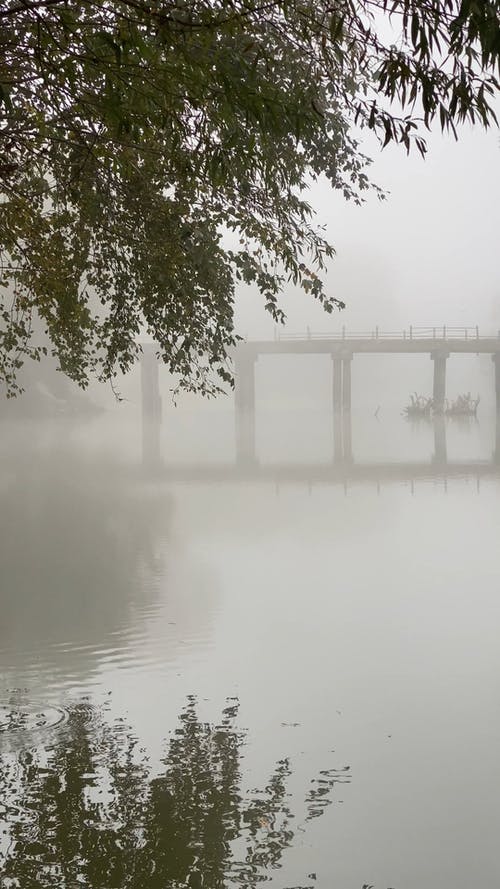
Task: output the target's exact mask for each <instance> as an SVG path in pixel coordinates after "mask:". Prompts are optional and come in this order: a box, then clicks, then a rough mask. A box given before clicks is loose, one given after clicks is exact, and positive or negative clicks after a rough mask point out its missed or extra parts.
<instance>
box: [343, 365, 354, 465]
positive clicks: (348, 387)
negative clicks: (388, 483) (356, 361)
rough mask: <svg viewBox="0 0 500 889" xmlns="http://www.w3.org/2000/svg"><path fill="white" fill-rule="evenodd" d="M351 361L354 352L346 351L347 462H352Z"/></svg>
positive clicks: (345, 459) (344, 394)
mask: <svg viewBox="0 0 500 889" xmlns="http://www.w3.org/2000/svg"><path fill="white" fill-rule="evenodd" d="M351 362H352V352H350V353H347V354H345V353H344V354H343V355H342V456H343V459H344V461H345V462H346V463H352V421H351V396H352V391H351Z"/></svg>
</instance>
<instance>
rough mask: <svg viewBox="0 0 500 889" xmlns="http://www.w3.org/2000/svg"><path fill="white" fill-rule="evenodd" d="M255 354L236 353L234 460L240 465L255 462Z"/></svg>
mask: <svg viewBox="0 0 500 889" xmlns="http://www.w3.org/2000/svg"><path fill="white" fill-rule="evenodd" d="M256 360H257V354H256V353H254V352H246V351H245V352H243V351H242V350H240V351H239V353H237V354H236V359H235V369H234V370H235V372H234V377H235V380H234V402H235V423H236V461H237V463H239V464H240V465H251V464H254V463H256V453H255V362H256Z"/></svg>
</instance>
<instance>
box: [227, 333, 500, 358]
mask: <svg viewBox="0 0 500 889" xmlns="http://www.w3.org/2000/svg"><path fill="white" fill-rule="evenodd" d="M239 350H241V352H244V353H245V354H246V355H248V356H249V357H250V356H252V357H256V356H257V355H277V354H281V355H282V354H294V355H296V354H308V355H310V354H313V355H314V354H327V355H334V356H335V355H339V356H341V355H343V354H345V353H348V354H355V353H357V354H360V353H361V354H363V353H364V354H394V353H400V354H422V353H426V354H429V353H431V354H432V353H440V354H443V353H444V354H446V353H461V354H470V355H478V354H486V355H488V354H489V355H498V354H500V338H499V337H493V336H491V337H467V338H465V337H463V338H459V337H449V338H448V337H447V338H438V337H413V338H412V339H410V338H409V337H403V336H401V337H385V338H384V337H382V336H380V337H375V336H374V337H354V336H352V337H351V336H346V337H326V336H325V337H319V336H315V337H311V338H308V337H304V338H298V337H297V338H295V337H294V338H292V337H290V338H286V339H276V340H248V341H245V342H242V343H240V344H239V345H238V351H239Z"/></svg>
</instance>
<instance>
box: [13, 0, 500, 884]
mask: <svg viewBox="0 0 500 889" xmlns="http://www.w3.org/2000/svg"><path fill="white" fill-rule="evenodd" d="M1 5H2V4H0V6H1ZM222 5H223V6H224V4H222ZM7 6H8V4H6V7H7ZM70 6H71V4H70ZM209 6H210V4H209ZM228 76H229V75H228ZM497 104H498V103H497ZM359 136H360V138H361V139H362V148H363V151H365V152H366V154H367V155H369V157H370V158H372V159H373V163H371V165H370V166H369V176H370V178H371V180H373V181H374V182H375V183H376V184H377V186H379V187H380V188H381V189H383V191H384V193H385V198H384V199H383V200H381V199H380V196H379V195H378V194H377V193H375V192H373V191H367V193H366V195H364V198H365V200H364V203H362V204H359V205H358V204H356V203H355V201H353V200H347V201H346V200H345V199H344V196H343V194H342V188H340V189H339V188H336V189H335V188H332V185H331V182H330V181H328V177H327V176H326V175H319V176H318V178H316V180H315V181H311V183H310V189H309V191H308V192H307V194H306V199H307V200H308V201H309V202H310V204H311V206H312V208H313V210H314V213H315V214H316V219H317V222H318V224H319V225H320V226H324V229H322V232H323V233H324V235H325V237H326V238H327V239H328V241H329V242H331V243H332V244H333V245H334V247H335V256H332V257H329V258H328V259H327V261H326V265H325V270H324V272H322V273H321V274H322V279H323V281H324V283H325V292H326V293H327V294H330V295H331V297H332V298H334V299H335V300H338V301H341V302H344V303H345V308H343V309H341V308H339V307H338V306H337V305H335V306H334V308H333V311H332V312H329V311H325V305H324V304H322V303H323V297H322V296H321V295H320V296H318V294H314V293H312V294H311V293H307V292H306V293H304V292H303V289H302V288H301V286H300V285H301V282H300V280H297V282H296V283H295V284H294V282H293V280H289V281H288V283H287V284H286V286H285V287H284V292H283V295H282V296H280V297H279V305H280V307H281V308H282V309H283V311H284V313H285V315H286V321H285V323H283V324H281V323H279V318H276V317H273V311H271V312H270V311H266V309H265V302H266V299H265V298H263V295H262V292H259V287H258V286H257V283H256V280H251V279H250V277H247V278H245V273H244V272H242V274H241V277H240V278H239V280H238V275H237V276H236V289H235V296H234V314H233V321H234V331H235V333H236V335H237V337H238V339H237V341H236V344H230V343H229V344H228V355H229V361H228V365H227V366H228V368H229V370H230V373H231V374H234V388H233V386H232V382H231V380H229V379H226V380H224V378H222V383H221V381H220V380H218V383H219V384H220V388H221V389H222V390H223V391H221V392H215V390H214V391H213V392H208V395H209V396H211V397H204V393H203V391H202V387H201V386H200V391H186V388H185V387H184V388H183V387H182V385H181V386H180V388H179V382H180V381H181V380H182V377H183V374H185V367H184V366H183V365H181V364H179V365H178V367H177V371H178V372H177V373H176V372H174V369H175V368H174V367H173V365H170V366H169V365H168V362H167V361H166V360H165V355H164V354H163V351H162V350H164V344H162V345H161V348H160V347H159V345H158V342H157V341H156V340H155V337H154V336H153V335H152V334H151V330H148V328H147V324H146V323H144V322H143V321H141V322H140V323H139V322H138V328H137V331H135V332H133V337H132V339H133V341H134V342H136V343H137V344H139V345H140V350H139V354H138V356H137V361H134V362H132V366H131V367H130V369H127V371H126V373H121V372H120V373H118V375H117V376H116V377H114V379H113V381H112V382H111V383H110V382H98V381H97V379H96V373H93V374H91V375H90V376H91V379H90V384H89V385H88V386H86V385H83V386H80V387H79V386H78V385H77V381H75V380H76V373H75V372H74V371H75V366H76V365H74V364H73V363H72V362H73V361H74V354H76V351H75V353H74V354H73V353H71V354H70V352H69V351H68V352H67V353H65V354H66V355H70V357H69V358H68V366H67V368H66V369H67V370H68V374H65V373H62V372H61V371H60V370H59V366H60V362H59V360H58V359H57V357H55V356H52V357H51V356H50V354H49V355H48V356H45V355H42V356H41V361H37V360H31V358H30V357H26V360H25V361H24V363H23V364H22V366H20V367H19V369H18V374H17V381H18V383H19V387H20V389H22V390H23V391H22V392H16V393H14V396H15V397H8V398H7V397H6V392H7V389H8V387H9V385H10V381H9V379H8V374H7V372H5V379H4V378H3V377H2V379H3V383H2V386H3V389H2V392H1V393H0V422H1V427H2V435H1V436H0V496H1V510H0V602H1V611H0V889H38V887H40V889H42V887H43V889H45V887H47V889H48V887H51V889H52V887H54V889H76V887H77V886H82V887H87V889H127V887H130V889H180V887H192V889H198V887H202V886H203V887H205V889H223V887H227V889H231V887H236V886H242V887H248V889H250V887H257V885H258V884H260V883H261V882H268V883H269V885H270V886H271V887H273V889H274V887H276V889H290V887H295V889H298V887H300V889H306V887H307V889H312V887H315V886H317V887H318V889H333V887H336V889H337V887H338V889H362V887H363V889H372V887H373V889H472V887H480V886H481V887H482V886H485V887H486V886H490V887H496V886H498V885H500V868H499V863H498V827H499V814H500V813H499V803H498V797H499V768H498V745H499V740H500V710H499V705H498V686H499V675H500V649H499V645H498V636H499V626H500V599H499V597H498V579H499V568H500V566H499V558H498V541H499V539H500V498H499V492H500V274H499V261H498V257H499V247H498V235H499V232H500V163H499V161H500V141H499V134H498V129H496V128H495V127H493V128H492V129H488V130H486V131H485V130H484V129H482V128H480V127H479V126H471V125H469V124H466V125H464V126H463V127H461V128H460V130H459V139H458V141H455V139H454V138H453V135H452V134H451V133H450V132H448V133H446V132H445V133H444V134H443V133H442V132H441V130H440V127H439V126H438V125H437V123H436V122H435V121H434V122H433V125H432V127H431V130H430V132H429V133H428V135H427V143H428V151H427V154H426V156H425V158H423V157H422V156H421V154H419V152H418V151H411V152H410V154H409V156H407V155H406V153H405V151H404V147H403V146H401V145H397V144H395V142H396V140H395V139H393V140H392V141H390V142H389V144H388V145H387V146H386V147H385V148H384V150H383V151H381V149H380V143H379V140H378V139H377V138H376V137H375V135H374V134H373V133H371V132H370V131H368V130H362V131H360V133H359ZM124 138H125V137H124ZM1 159H2V156H1V155H0V161H1ZM193 175H194V174H193ZM131 200H132V199H131ZM186 200H187V198H186ZM148 206H149V205H148ZM237 234H238V232H237V231H236V234H235V230H231V226H229V227H228V229H227V230H225V231H224V233H223V235H222V240H223V241H224V242H225V243H226V246H227V249H228V250H229V251H231V250H233V249H236V248H235V247H234V245H235V244H236V243H237V241H238V238H237V236H236V235H237ZM152 237H154V235H153V236H152ZM169 237H170V235H169V236H168V237H167V236H166V238H165V241H166V242H168V239H169ZM186 237H188V236H186ZM189 237H190V235H189ZM172 249H174V248H172ZM200 249H201V248H200ZM203 249H206V250H207V252H208V253H210V250H211V249H212V248H211V247H210V245H208V247H206V248H205V247H203ZM152 252H153V249H152ZM103 255H104V254H103ZM51 261H52V260H51ZM114 261H115V260H114V259H113V262H114ZM138 262H139V261H138ZM141 262H142V259H141ZM151 262H152V263H153V260H151ZM149 273H150V269H149V267H148V274H149ZM210 273H211V272H210ZM175 274H176V275H178V270H177V269H176V270H175ZM248 274H250V273H248ZM124 275H125V272H124ZM193 280H194V279H193ZM193 280H191V279H190V278H188V277H187V275H186V277H185V280H184V281H183V282H182V288H183V290H184V291H185V292H186V294H189V289H190V287H191V286H192V287H193V288H194V286H195V284H194V283H193ZM10 286H11V285H10V284H9V287H10ZM16 286H17V285H16ZM23 286H24V285H23ZM44 286H45V285H44ZM141 286H142V284H141ZM151 286H153V285H151ZM196 286H198V285H197V284H196ZM96 288H97V289H96V292H97V294H98V295H99V290H98V287H97V285H96ZM306 289H307V288H306ZM14 290H15V288H14V285H12V287H11V289H10V290H9V291H8V292H9V293H11V292H12V293H14ZM315 295H316V297H317V298H316V299H314V296H315ZM92 298H93V297H92ZM266 298H268V299H270V297H266ZM95 302H96V304H98V302H99V300H98V299H97V297H96V299H95ZM40 305H41V303H40V304H39V307H38V308H39V312H40V317H42V318H43V317H44V316H43V307H42V310H40ZM124 305H126V300H125V298H124ZM127 305H128V304H127ZM127 311H128V308H124V309H123V314H124V315H126V313H127ZM193 313H194V314H196V310H195V309H193ZM117 314H118V315H119V311H118V310H117ZM153 314H154V313H153ZM47 317H48V316H47ZM82 317H83V315H82ZM145 317H147V312H145ZM45 322H46V323H47V326H48V328H49V329H50V323H49V321H47V319H45ZM45 322H44V324H43V325H42V323H41V322H35V335H36V336H38V331H39V332H40V336H41V331H42V327H44V326H45ZM219 322H220V319H218V321H217V323H218V324H219ZM37 323H39V328H38V327H37V326H36V325H37ZM82 323H83V322H82ZM190 323H191V322H190ZM220 323H221V324H222V322H220ZM231 323H233V322H231ZM82 329H83V328H82ZM188 334H189V336H191V335H192V331H188ZM50 335H51V336H52V340H53V341H54V338H53V331H51V332H50ZM88 335H89V336H90V335H91V334H90V333H89V334H88ZM92 335H93V334H92ZM193 335H194V334H193ZM85 336H87V333H85ZM72 337H73V339H72ZM186 337H188V335H186ZM56 339H57V337H56ZM76 339H77V335H76V334H75V332H74V329H72V331H70V335H69V336H68V342H70V341H71V342H72V343H74V342H76ZM118 339H119V338H118ZM200 341H201V340H200ZM2 342H3V340H2V341H1V342H0V347H1V348H4V346H2ZM65 342H66V341H65ZM110 342H111V340H110ZM207 342H208V345H207V352H209V351H210V349H212V348H213V343H212V341H208V340H207ZM120 343H121V341H120ZM195 345H196V350H198V343H196V344H195ZM68 348H69V347H68ZM100 348H102V343H98V348H97V351H96V354H97V353H98V352H99V349H100ZM118 348H121V345H120V346H119V347H117V349H118ZM186 348H187V347H186ZM75 350H76V346H75ZM49 352H50V350H49ZM202 352H203V349H201V348H200V349H199V352H197V354H199V355H201V354H202ZM117 355H118V357H117V362H118V364H119V363H120V361H121V358H122V356H121V353H120V352H119V351H117ZM214 355H215V352H214ZM39 357H40V356H39ZM215 357H216V358H217V362H219V363H220V356H219V355H218V354H217V355H216V356H215ZM2 360H3V359H2ZM82 360H83V359H82ZM217 362H216V361H215V358H214V362H213V363H214V366H215V364H216V363H217ZM5 366H6V365H5ZM82 366H83V365H82ZM217 366H218V364H217ZM71 376H73V379H70V377H71ZM16 385H17V383H16ZM193 388H196V387H193ZM4 390H5V392H4ZM11 394H13V393H11V392H9V395H11Z"/></svg>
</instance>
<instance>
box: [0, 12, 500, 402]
mask: <svg viewBox="0 0 500 889" xmlns="http://www.w3.org/2000/svg"><path fill="white" fill-rule="evenodd" d="M499 8H500V3H499V0H418V2H417V0H390V2H389V0H334V2H332V0H319V2H318V0H302V2H296V0H276V2H273V0H267V2H266V0H95V2H94V0H80V2H79V0H75V2H73V0H72V2H63V0H4V2H3V3H1V4H0V184H1V188H0V193H1V198H0V200H1V213H0V285H1V288H2V289H1V290H0V293H1V294H2V297H1V298H0V313H1V318H0V324H1V326H0V380H1V381H2V382H3V384H4V385H5V386H6V388H7V391H8V393H10V394H13V393H15V391H16V386H17V384H16V370H17V369H18V368H19V367H20V366H21V364H22V363H23V361H24V360H25V359H26V358H27V357H28V356H29V357H31V358H40V356H41V355H42V354H43V353H44V352H46V351H47V349H48V350H49V351H51V352H52V354H54V355H55V356H56V358H57V360H58V362H59V363H60V366H61V368H62V370H63V371H64V372H65V373H66V374H68V375H69V376H70V377H71V378H72V379H74V380H75V381H77V382H78V383H79V384H80V385H82V386H85V385H86V383H87V381H88V379H89V377H90V376H92V375H94V374H97V375H98V377H100V378H101V379H110V378H111V377H112V376H113V375H114V374H115V373H116V372H117V371H118V370H122V371H125V370H127V369H128V368H129V367H130V366H131V364H132V363H133V362H134V360H135V359H136V357H137V354H138V351H139V348H140V347H139V346H138V341H139V340H140V337H141V336H142V335H144V334H145V333H147V334H149V335H151V336H152V337H153V338H154V340H155V341H156V343H157V344H158V349H159V352H160V353H161V356H162V358H163V360H164V361H165V362H166V363H167V365H168V366H169V368H170V370H171V371H172V372H173V373H175V374H177V375H178V377H179V380H180V385H181V386H183V387H185V388H188V389H195V390H199V391H202V392H205V393H211V392H214V391H217V388H218V384H217V380H218V381H219V383H221V381H222V382H223V381H228V380H230V373H229V365H228V361H227V356H228V351H229V350H230V348H231V346H232V345H234V343H235V333H234V326H233V299H234V291H235V286H236V282H237V281H238V280H242V281H244V282H246V283H248V284H252V285H254V286H255V287H256V288H257V289H258V290H259V291H260V293H261V294H262V296H263V299H264V302H265V306H266V308H267V309H268V311H269V312H270V313H271V315H272V316H273V317H274V319H275V320H276V321H278V322H279V321H281V320H282V319H283V314H282V310H281V309H280V307H279V295H280V293H281V292H282V290H283V288H284V286H285V285H286V284H287V282H290V281H291V282H293V283H294V284H298V285H300V286H301V287H302V288H303V290H305V291H306V292H308V293H310V294H311V295H312V296H313V297H314V298H316V299H317V300H319V302H320V303H322V305H323V306H324V308H325V309H326V311H328V312H331V311H333V310H334V309H335V308H336V307H340V306H342V303H341V302H340V301H339V300H338V299H336V298H335V297H332V296H331V295H329V294H328V293H327V292H326V291H325V288H324V285H323V283H322V280H321V271H322V270H323V269H324V268H325V263H326V261H327V260H328V258H329V257H331V256H332V254H333V249H332V247H331V245H330V244H329V243H328V242H327V241H326V240H325V238H324V236H323V234H322V231H321V230H320V229H319V228H318V227H317V226H315V224H314V218H313V214H312V211H311V208H310V206H309V205H308V203H307V201H306V200H305V197H304V193H305V189H306V186H307V184H308V183H309V182H310V181H311V180H312V179H314V178H316V177H318V176H319V175H321V174H324V175H325V176H326V178H327V179H328V181H329V182H330V184H331V185H332V186H333V187H334V188H336V189H340V190H341V191H342V192H343V193H344V195H345V197H346V198H352V199H354V200H356V201H359V200H360V199H361V197H362V192H363V190H365V189H366V188H368V187H369V186H370V183H369V180H368V177H367V174H366V165H367V158H366V157H364V155H363V154H362V152H361V151H360V148H359V145H358V143H357V141H356V139H355V137H354V135H353V126H354V124H357V125H358V127H361V128H362V127H367V128H370V129H371V130H374V131H375V132H376V133H377V135H378V136H379V137H380V140H381V142H382V144H387V143H388V142H390V141H396V142H399V143H401V144H402V145H403V146H404V147H405V148H406V150H410V148H411V146H412V145H414V146H415V147H416V149H417V150H419V151H420V152H421V153H422V154H423V153H424V152H425V142H424V138H423V130H425V128H426V127H429V126H430V125H431V123H432V122H433V121H434V120H435V119H436V120H437V121H438V123H439V125H440V126H441V127H442V128H443V129H450V130H452V131H453V132H455V129H456V126H457V124H460V123H461V122H463V121H471V122H473V123H476V122H479V123H481V124H483V125H484V126H488V125H489V124H490V122H492V121H494V120H495V117H494V111H493V109H492V97H493V96H494V93H495V91H496V90H497V88H498V82H497V73H498V69H499V60H500V27H499ZM385 33H389V40H384V39H383V38H382V36H381V35H383V34H385Z"/></svg>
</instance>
